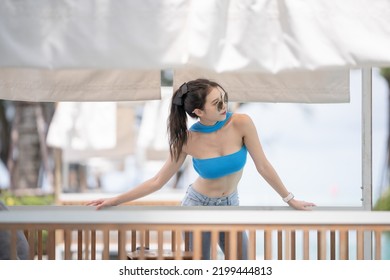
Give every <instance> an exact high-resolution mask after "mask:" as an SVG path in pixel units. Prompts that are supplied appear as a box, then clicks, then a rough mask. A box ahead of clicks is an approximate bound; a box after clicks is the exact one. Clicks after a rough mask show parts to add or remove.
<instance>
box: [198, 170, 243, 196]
mask: <svg viewBox="0 0 390 280" xmlns="http://www.w3.org/2000/svg"><path fill="white" fill-rule="evenodd" d="M241 177H242V170H240V171H238V172H235V173H233V174H230V175H227V176H224V177H221V178H218V179H204V178H201V177H199V178H198V179H196V180H195V182H194V183H193V184H192V187H193V188H194V189H195V190H196V191H197V192H199V193H201V194H203V195H206V196H208V197H221V196H226V195H229V194H231V193H233V192H235V191H236V190H237V185H238V182H239V181H240V179H241Z"/></svg>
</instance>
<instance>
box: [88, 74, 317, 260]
mask: <svg viewBox="0 0 390 280" xmlns="http://www.w3.org/2000/svg"><path fill="white" fill-rule="evenodd" d="M227 103H228V95H227V93H226V91H225V90H224V89H223V88H222V86H220V85H219V84H218V83H216V82H213V81H210V80H206V79H197V80H193V81H189V82H187V83H184V84H183V85H182V86H181V87H180V88H179V89H178V90H177V91H175V93H174V95H173V97H172V104H171V112H170V115H169V119H168V133H169V146H170V157H169V159H168V160H167V161H166V163H165V164H164V166H163V167H162V168H161V170H160V171H159V172H158V173H157V174H156V175H155V176H154V177H153V178H151V179H149V180H147V181H145V182H144V183H142V184H140V185H139V186H137V187H136V188H134V189H131V190H129V191H127V192H125V193H123V194H121V195H118V196H116V197H113V198H109V199H98V200H94V201H91V202H90V203H88V205H92V206H96V207H97V209H100V208H102V207H106V206H114V205H118V204H122V203H124V202H127V201H132V200H135V199H138V198H141V197H143V196H146V195H148V194H150V193H152V192H155V191H157V190H159V189H160V188H162V187H163V186H164V185H165V184H166V183H167V182H168V181H169V179H170V178H171V177H172V176H173V175H175V174H176V172H178V170H179V168H180V166H181V165H182V164H183V162H184V160H185V158H186V157H187V155H190V156H192V158H193V165H194V168H195V170H196V171H197V173H198V174H199V177H198V178H197V179H196V180H195V182H193V184H191V185H190V186H189V187H188V190H187V193H186V195H185V197H184V199H183V201H182V205H183V206H198V205H202V206H216V205H218V206H225V205H235V206H236V205H239V201H238V194H237V185H238V183H239V181H240V179H241V176H242V172H243V167H244V165H245V162H246V157H247V152H249V154H250V156H251V157H252V159H253V161H254V163H255V166H256V169H257V170H258V172H259V173H260V175H261V176H263V178H264V179H265V180H266V181H267V182H268V183H269V184H270V185H271V186H272V187H273V188H274V190H275V191H276V192H277V193H278V194H279V195H280V196H281V197H282V199H283V200H284V201H285V202H286V203H288V204H289V205H290V206H291V207H293V208H295V209H299V210H306V209H310V207H312V206H314V204H313V203H310V202H305V201H300V200H296V199H295V198H294V195H292V193H290V192H289V191H288V190H287V189H286V187H285V186H284V185H283V183H282V181H281V179H280V178H279V176H278V174H277V173H276V171H275V170H274V168H273V167H272V165H271V164H270V162H269V161H268V160H267V158H266V156H265V154H264V152H263V149H262V146H261V144H260V140H259V137H258V135H257V131H256V128H255V126H254V124H253V122H252V120H251V119H250V117H248V116H247V115H244V114H232V113H231V112H228V110H227ZM187 114H188V115H189V116H190V117H192V118H198V119H199V121H198V122H197V123H195V124H194V125H192V126H191V128H190V129H189V130H188V129H187ZM191 243H192V242H191ZM219 244H220V247H221V249H222V250H223V249H224V235H223V234H221V235H220V239H219ZM243 244H244V245H245V244H246V236H245V235H244V238H243ZM202 247H203V248H202V254H203V255H202V257H203V258H204V259H209V258H210V234H209V233H205V234H204V235H203V243H202ZM243 248H246V246H244V247H243ZM243 251H244V252H243V254H244V256H243V258H246V250H243Z"/></svg>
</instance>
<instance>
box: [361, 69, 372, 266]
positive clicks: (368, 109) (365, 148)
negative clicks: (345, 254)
mask: <svg viewBox="0 0 390 280" xmlns="http://www.w3.org/2000/svg"><path fill="white" fill-rule="evenodd" d="M362 206H363V209H364V210H367V211H371V210H372V69H371V68H363V69H362ZM364 259H369V260H371V259H372V234H371V232H365V234H364Z"/></svg>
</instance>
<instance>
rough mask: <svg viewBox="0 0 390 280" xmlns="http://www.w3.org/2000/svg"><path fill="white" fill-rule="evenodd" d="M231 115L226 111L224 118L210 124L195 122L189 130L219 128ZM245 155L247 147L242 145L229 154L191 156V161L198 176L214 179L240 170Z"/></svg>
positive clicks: (213, 129)
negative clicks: (202, 157)
mask: <svg viewBox="0 0 390 280" xmlns="http://www.w3.org/2000/svg"><path fill="white" fill-rule="evenodd" d="M232 115H233V113H231V112H228V113H227V114H226V119H225V120H223V121H219V122H217V123H216V124H214V125H212V126H207V125H203V124H201V123H200V122H197V123H195V124H193V125H192V126H191V127H190V130H191V131H195V132H201V133H212V132H214V131H217V130H219V129H221V128H222V127H223V126H224V125H225V123H226V122H227V121H228V120H229V119H230V117H231V116H232ZM246 156H247V149H246V147H245V145H243V146H242V147H241V149H240V150H238V151H237V152H235V153H233V154H229V155H224V156H220V157H213V158H205V159H199V158H194V157H193V158H192V163H193V166H194V169H195V171H196V172H197V173H198V174H199V176H201V177H202V178H205V179H216V178H220V177H223V176H227V175H229V174H232V173H235V172H237V171H240V170H241V169H242V168H243V167H244V165H245V163H246Z"/></svg>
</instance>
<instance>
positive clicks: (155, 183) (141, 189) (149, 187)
mask: <svg viewBox="0 0 390 280" xmlns="http://www.w3.org/2000/svg"><path fill="white" fill-rule="evenodd" d="M186 156H187V154H185V153H184V152H182V153H181V155H180V157H179V159H178V161H175V160H174V159H173V158H172V157H171V156H170V157H169V158H168V160H167V161H166V162H165V164H164V165H163V167H162V168H161V169H160V171H159V172H158V173H157V174H156V175H155V176H154V177H152V178H150V179H148V180H146V181H145V182H143V183H141V184H140V185H138V186H137V187H135V188H133V189H131V190H129V191H127V192H125V193H122V194H120V195H118V196H115V197H112V198H106V199H97V200H93V201H90V202H88V203H87V205H89V206H96V209H100V208H103V207H107V206H115V205H119V204H122V203H125V202H128V201H132V200H135V199H138V198H141V197H144V196H146V195H148V194H151V193H153V192H156V191H158V190H159V189H161V188H162V187H163V186H164V185H165V184H166V183H167V182H168V181H169V179H171V178H172V176H173V175H175V174H176V172H178V171H179V169H180V167H181V165H182V164H183V162H184V160H185V158H186Z"/></svg>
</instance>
